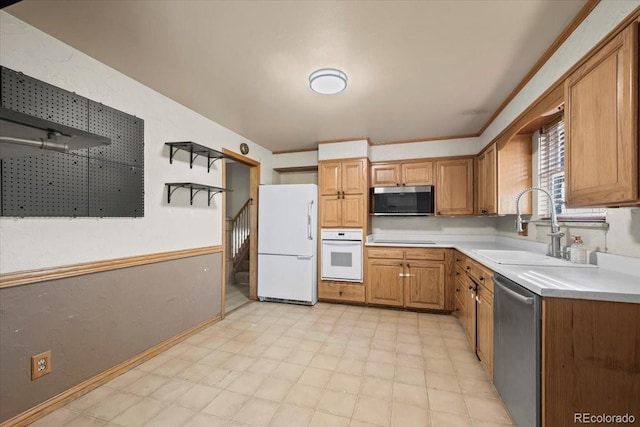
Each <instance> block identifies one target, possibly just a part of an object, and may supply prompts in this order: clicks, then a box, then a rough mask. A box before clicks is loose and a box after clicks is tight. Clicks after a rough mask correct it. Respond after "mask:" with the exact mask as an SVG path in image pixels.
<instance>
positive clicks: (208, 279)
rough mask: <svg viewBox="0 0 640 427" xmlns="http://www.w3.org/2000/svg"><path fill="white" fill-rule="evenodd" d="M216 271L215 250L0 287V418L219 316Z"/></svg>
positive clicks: (219, 260)
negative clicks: (36, 363)
mask: <svg viewBox="0 0 640 427" xmlns="http://www.w3.org/2000/svg"><path fill="white" fill-rule="evenodd" d="M221 268H222V253H221V252H218V253H213V254H207V255H199V256H193V257H188V258H182V259H176V260H171V261H164V262H157V263H153V264H146V265H141V266H135V267H129V268H123V269H118V270H110V271H105V272H99V273H92V274H86V275H82V276H75V277H70V278H64V279H58V280H51V281H45V282H39V283H34V284H29V285H23V286H14V287H7V288H2V289H0V422H3V421H6V420H7V419H9V418H11V417H13V416H15V415H17V414H19V413H21V412H23V411H25V410H27V409H29V408H31V407H33V406H35V405H37V404H39V403H41V402H43V401H45V400H47V399H49V398H51V397H53V396H55V395H57V394H59V393H61V392H63V391H65V390H67V389H69V388H71V387H73V386H75V385H77V384H79V383H81V382H83V381H85V380H87V379H89V378H91V377H93V376H95V375H97V374H99V373H101V372H104V371H105V370H107V369H109V368H112V367H113V366H115V365H118V364H119V363H121V362H123V361H125V360H127V359H130V358H132V357H134V356H136V355H138V354H140V353H141V352H143V351H145V350H147V349H149V348H150V347H153V346H155V345H157V344H159V343H162V342H163V341H166V340H168V339H170V338H172V337H174V336H176V335H178V334H180V333H181V332H183V331H185V330H187V329H189V328H192V327H194V326H196V325H198V324H200V323H202V322H204V321H206V320H208V319H211V318H213V317H216V316H219V315H220V307H221V299H220V298H221ZM47 350H51V366H52V368H53V370H52V372H51V374H49V375H45V376H43V377H41V378H39V379H37V380H35V381H31V379H30V363H31V356H33V355H36V354H38V353H41V352H44V351H47Z"/></svg>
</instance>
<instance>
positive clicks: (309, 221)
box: [307, 200, 313, 240]
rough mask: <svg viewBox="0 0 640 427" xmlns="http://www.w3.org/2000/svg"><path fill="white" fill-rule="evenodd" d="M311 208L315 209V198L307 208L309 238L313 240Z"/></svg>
mask: <svg viewBox="0 0 640 427" xmlns="http://www.w3.org/2000/svg"><path fill="white" fill-rule="evenodd" d="M311 209H313V200H312V201H310V202H309V207H308V208H307V238H308V239H309V240H313V236H311Z"/></svg>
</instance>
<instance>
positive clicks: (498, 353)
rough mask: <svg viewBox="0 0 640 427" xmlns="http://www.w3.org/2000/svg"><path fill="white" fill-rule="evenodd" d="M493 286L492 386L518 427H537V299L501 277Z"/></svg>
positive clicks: (539, 323) (538, 398) (539, 414)
mask: <svg viewBox="0 0 640 427" xmlns="http://www.w3.org/2000/svg"><path fill="white" fill-rule="evenodd" d="M493 282H494V288H495V289H494V305H493V308H494V311H493V319H494V341H493V346H494V348H493V351H494V353H493V369H494V383H495V386H496V389H497V390H498V393H500V397H502V400H503V401H504V403H505V404H506V405H507V409H508V410H509V413H511V417H512V418H513V420H514V421H515V423H516V425H517V426H518V427H540V424H541V419H540V418H541V409H540V401H541V396H540V345H541V339H540V329H541V298H540V296H539V295H537V294H535V293H533V292H531V291H529V290H528V289H525V288H523V287H522V286H520V285H518V284H517V283H515V282H513V281H511V280H509V279H507V278H506V277H504V276H501V275H499V274H496V275H495V276H494V277H493Z"/></svg>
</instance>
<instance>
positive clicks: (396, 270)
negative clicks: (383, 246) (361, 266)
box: [366, 259, 404, 306]
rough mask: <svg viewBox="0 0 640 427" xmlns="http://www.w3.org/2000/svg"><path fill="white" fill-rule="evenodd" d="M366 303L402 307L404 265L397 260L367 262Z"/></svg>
mask: <svg viewBox="0 0 640 427" xmlns="http://www.w3.org/2000/svg"><path fill="white" fill-rule="evenodd" d="M368 270H369V271H368V275H367V277H368V278H369V279H368V289H367V292H366V293H367V302H368V303H370V304H384V305H392V306H402V304H403V302H404V299H403V293H404V292H403V277H404V265H403V263H402V261H399V260H380V259H373V260H369V263H368Z"/></svg>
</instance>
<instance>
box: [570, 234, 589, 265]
mask: <svg viewBox="0 0 640 427" xmlns="http://www.w3.org/2000/svg"><path fill="white" fill-rule="evenodd" d="M571 262H573V263H574V264H586V263H587V251H586V250H585V249H584V246H583V242H582V238H581V237H580V236H573V244H572V245H571Z"/></svg>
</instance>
